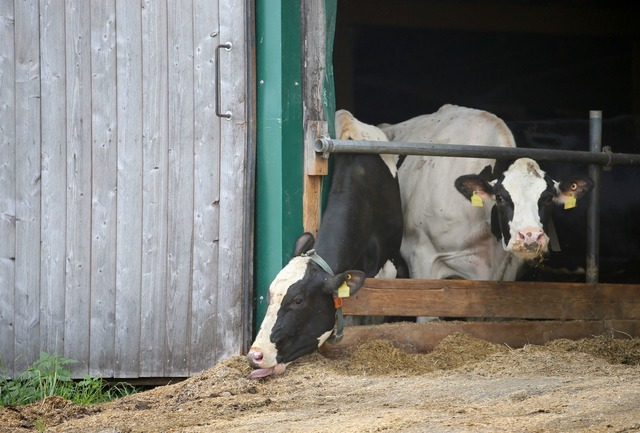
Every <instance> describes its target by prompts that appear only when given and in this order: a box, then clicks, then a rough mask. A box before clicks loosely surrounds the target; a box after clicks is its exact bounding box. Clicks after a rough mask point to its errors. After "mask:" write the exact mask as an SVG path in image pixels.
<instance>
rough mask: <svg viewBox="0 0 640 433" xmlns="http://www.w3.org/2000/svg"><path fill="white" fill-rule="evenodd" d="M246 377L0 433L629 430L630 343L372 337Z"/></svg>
mask: <svg viewBox="0 0 640 433" xmlns="http://www.w3.org/2000/svg"><path fill="white" fill-rule="evenodd" d="M382 326H393V325H382ZM249 372H250V369H249V367H248V365H247V363H246V362H245V360H244V358H243V357H241V356H237V357H232V358H230V359H227V360H224V361H222V362H220V363H218V364H217V365H215V366H214V367H212V368H211V369H209V370H207V371H205V372H203V373H201V374H199V375H197V376H194V377H191V378H189V379H188V380H185V381H183V382H180V383H177V384H174V385H167V386H162V387H157V388H154V389H152V390H149V391H146V392H143V393H139V394H135V395H132V396H129V397H126V398H123V399H121V400H118V401H115V402H111V403H107V404H102V405H97V406H93V407H88V408H86V407H80V406H76V405H73V404H71V403H69V402H67V401H65V400H62V399H59V398H51V399H47V400H45V401H43V402H39V403H36V404H33V405H30V406H26V407H21V408H0V432H2V433H5V432H31V431H46V432H52V433H71V432H73V433H75V432H83V433H98V432H100V433H134V432H169V433H173V432H176V433H177V432H189V433H196V432H217V431H220V432H270V433H276V432H338V431H339V432H344V433H349V432H358V433H360V432H385V431H389V432H427V431H428V432H435V433H445V432H492V433H494V432H510V433H512V432H545V433H547V432H572V433H573V432H619V433H622V432H640V340H639V339H628V338H626V339H625V338H622V339H620V338H616V339H614V338H611V337H610V336H599V337H594V338H590V339H585V340H580V341H568V340H557V341H554V342H551V343H549V344H547V345H545V346H534V345H529V346H525V347H524V348H521V349H511V348H509V347H506V346H500V345H495V344H491V343H488V342H485V341H482V340H477V339H474V338H471V337H469V336H467V335H464V334H455V335H452V336H450V337H448V338H446V339H445V340H443V341H442V342H441V343H440V345H438V346H437V347H436V348H435V349H434V350H433V352H431V353H429V354H422V355H416V354H409V353H405V352H403V351H401V350H399V349H397V348H395V347H394V346H393V345H392V344H391V343H389V342H386V341H381V340H376V341H371V342H367V343H364V344H362V345H360V346H357V347H352V348H348V349H344V350H340V351H332V352H331V358H328V357H326V356H323V355H321V354H320V353H315V354H312V355H308V356H306V357H303V358H301V359H299V360H298V361H296V362H294V363H292V364H290V365H289V367H288V368H287V370H286V372H285V373H284V374H283V375H280V376H274V377H269V378H265V379H259V380H250V379H248V377H247V376H248V374H249Z"/></svg>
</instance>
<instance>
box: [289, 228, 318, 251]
mask: <svg viewBox="0 0 640 433" xmlns="http://www.w3.org/2000/svg"><path fill="white" fill-rule="evenodd" d="M314 243H315V239H314V238H313V235H312V234H311V233H307V232H305V233H302V234H301V235H300V236H298V239H296V244H295V247H294V249H293V255H294V256H299V255H300V254H303V253H306V252H307V251H309V250H310V249H311V248H313V244H314Z"/></svg>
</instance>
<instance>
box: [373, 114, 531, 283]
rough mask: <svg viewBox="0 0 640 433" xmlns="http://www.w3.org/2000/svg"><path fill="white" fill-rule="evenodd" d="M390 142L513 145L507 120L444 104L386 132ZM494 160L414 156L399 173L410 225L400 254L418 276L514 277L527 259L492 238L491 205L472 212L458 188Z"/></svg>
mask: <svg viewBox="0 0 640 433" xmlns="http://www.w3.org/2000/svg"><path fill="white" fill-rule="evenodd" d="M381 128H382V130H383V131H384V132H385V133H386V134H387V136H388V138H389V140H392V141H403V142H417V143H442V144H473V145H484V146H502V147H515V141H514V139H513V136H512V134H511V132H510V131H509V128H508V127H507V126H506V125H505V123H504V122H503V121H502V120H501V119H499V118H498V117H496V116H495V115H493V114H490V113H487V112H485V111H480V110H475V109H470V108H465V107H459V106H455V105H444V106H443V107H442V108H440V110H438V111H437V112H436V113H433V114H428V115H423V116H419V117H415V118H413V119H410V120H407V121H405V122H402V123H398V124H395V125H385V126H382V127H381ZM494 162H495V161H494V160H491V159H480V158H451V157H431V156H408V157H407V158H406V159H405V160H404V162H403V163H402V165H401V166H400V169H399V171H398V176H399V182H400V193H401V199H402V207H403V212H404V220H405V228H404V236H403V240H402V247H401V254H402V256H403V257H404V259H405V260H406V261H407V264H408V266H409V271H410V274H411V277H412V278H433V279H444V278H462V279H470V280H514V279H515V277H516V274H517V272H518V268H519V267H520V265H521V264H522V263H523V262H522V260H521V259H518V258H516V257H515V256H513V255H512V254H510V253H508V252H507V251H505V250H504V249H503V246H502V245H501V244H500V243H499V242H497V241H496V238H495V237H494V236H493V235H492V233H491V227H490V221H491V207H492V205H491V204H490V203H486V204H485V205H484V206H483V207H473V206H471V205H470V203H469V201H468V200H467V199H465V198H464V197H463V196H462V195H461V194H460V193H458V191H456V188H455V186H454V182H455V180H456V178H458V177H459V176H461V175H465V174H468V173H479V172H481V171H482V170H483V168H485V167H486V166H487V165H491V166H493V165H494Z"/></svg>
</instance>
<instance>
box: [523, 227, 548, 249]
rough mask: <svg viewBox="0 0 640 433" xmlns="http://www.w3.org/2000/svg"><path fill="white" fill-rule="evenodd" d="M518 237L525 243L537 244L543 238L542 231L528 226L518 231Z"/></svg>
mask: <svg viewBox="0 0 640 433" xmlns="http://www.w3.org/2000/svg"><path fill="white" fill-rule="evenodd" d="M518 239H520V240H521V241H522V242H523V243H524V244H525V245H530V244H537V243H540V242H542V240H543V239H544V232H543V231H542V230H540V229H537V228H533V227H528V228H526V229H523V230H520V231H519V232H518Z"/></svg>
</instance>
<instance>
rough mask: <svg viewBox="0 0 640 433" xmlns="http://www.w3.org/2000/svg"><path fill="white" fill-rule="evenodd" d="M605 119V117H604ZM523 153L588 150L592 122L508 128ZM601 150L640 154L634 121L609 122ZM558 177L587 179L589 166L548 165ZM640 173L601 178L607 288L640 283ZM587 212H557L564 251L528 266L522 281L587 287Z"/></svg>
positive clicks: (631, 170)
mask: <svg viewBox="0 0 640 433" xmlns="http://www.w3.org/2000/svg"><path fill="white" fill-rule="evenodd" d="M605 114H606V113H605ZM507 125H508V126H509V129H510V130H511V132H512V133H513V136H514V138H515V139H516V142H517V143H518V147H526V148H539V149H563V150H580V151H588V150H589V120H587V119H586V118H585V119H553V120H537V121H510V122H507ZM602 144H603V146H611V147H612V151H614V152H616V153H636V154H637V153H640V134H639V133H638V130H637V128H636V119H635V118H634V117H633V116H616V117H605V118H604V119H603V121H602ZM545 171H546V172H547V173H548V174H549V175H551V176H552V177H554V176H573V175H585V174H586V173H587V171H588V168H587V166H585V165H582V164H568V163H561V162H546V163H545ZM638 185H640V169H639V168H638V167H633V166H620V165H616V166H614V167H612V168H611V170H604V171H602V174H601V176H600V244H599V246H600V254H599V259H600V260H599V267H598V268H599V269H598V270H599V277H598V281H600V282H603V283H626V284H637V283H640V225H639V224H638V220H640V188H638ZM587 209H588V207H587V206H578V207H577V208H576V209H574V210H572V211H571V212H566V211H564V210H563V209H562V208H557V207H554V209H553V212H552V218H553V223H554V225H555V228H556V230H557V232H558V241H559V246H560V250H559V251H551V252H550V253H549V254H548V255H547V256H546V257H545V260H544V262H543V263H541V264H540V265H538V266H527V268H526V269H525V271H526V272H525V274H524V275H523V276H522V277H521V279H526V280H534V281H550V280H553V281H571V282H584V281H585V268H586V257H585V256H586V250H587V239H586V237H585V236H584V234H585V233H586V231H587V227H586V224H587Z"/></svg>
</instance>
